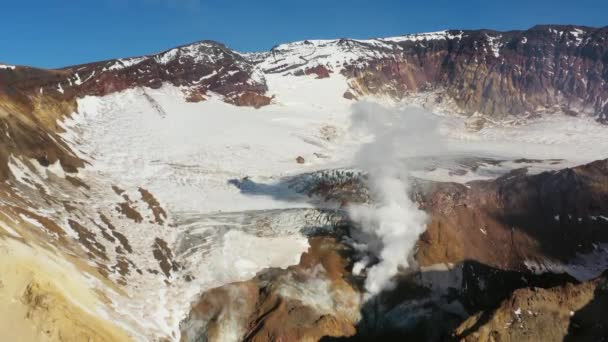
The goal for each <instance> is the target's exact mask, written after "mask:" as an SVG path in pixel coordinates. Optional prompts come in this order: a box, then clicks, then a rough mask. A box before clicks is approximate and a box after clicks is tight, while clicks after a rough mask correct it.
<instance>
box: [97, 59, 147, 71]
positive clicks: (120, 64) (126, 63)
mask: <svg viewBox="0 0 608 342" xmlns="http://www.w3.org/2000/svg"><path fill="white" fill-rule="evenodd" d="M146 59H147V57H134V58H124V59H117V60H116V61H115V62H114V63H113V64H112V65H111V66H109V67H108V68H104V70H121V69H125V68H128V67H131V66H133V65H137V64H139V63H141V62H143V61H145V60H146Z"/></svg>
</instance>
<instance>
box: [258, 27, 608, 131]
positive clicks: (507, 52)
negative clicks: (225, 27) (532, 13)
mask: <svg viewBox="0 0 608 342" xmlns="http://www.w3.org/2000/svg"><path fill="white" fill-rule="evenodd" d="M607 34H608V28H599V29H598V28H590V27H576V26H536V27H533V28H531V29H529V30H526V31H509V32H496V31H489V30H479V31H459V30H451V31H442V32H435V33H428V34H418V35H410V36H403V37H393V38H384V39H382V38H381V39H370V40H353V39H340V40H327V41H304V42H297V43H291V44H284V45H279V46H277V47H275V48H273V49H272V50H271V51H270V52H269V53H268V54H267V56H266V57H265V58H264V59H263V61H262V62H261V63H260V66H261V68H262V70H264V71H265V72H267V73H286V72H290V73H294V74H296V75H297V74H310V73H313V74H316V75H317V76H318V77H329V75H330V74H331V73H341V74H343V75H344V76H346V78H347V79H348V82H349V86H350V89H349V90H348V91H347V92H346V93H345V96H347V97H349V98H354V97H357V96H363V95H368V94H373V95H386V96H390V97H393V98H398V99H403V98H408V97H410V96H411V95H414V94H427V95H429V96H425V97H424V101H425V103H426V105H428V106H430V107H439V108H450V109H451V110H458V111H461V112H463V113H468V114H472V113H474V112H480V113H483V114H487V115H489V116H490V117H494V118H500V117H504V116H507V115H509V114H512V115H530V114H536V113H543V112H557V111H563V112H566V113H569V114H586V115H594V116H597V117H598V118H599V119H601V120H605V119H606V114H607V113H608V107H606V105H607V104H608V102H607V100H608V95H607V77H608V76H607V73H606V70H607V69H606V63H607V62H608V59H607V58H608V40H607V38H606V36H607Z"/></svg>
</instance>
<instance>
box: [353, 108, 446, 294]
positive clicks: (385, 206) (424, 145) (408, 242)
mask: <svg viewBox="0 0 608 342" xmlns="http://www.w3.org/2000/svg"><path fill="white" fill-rule="evenodd" d="M351 132H352V133H353V134H355V135H363V136H366V135H367V136H368V137H369V138H371V136H373V141H372V142H370V143H368V144H365V145H363V146H362V147H361V149H360V150H359V152H358V155H357V158H356V162H357V166H358V167H360V168H361V169H362V170H364V171H366V172H367V174H368V187H369V190H370V193H371V195H372V198H373V199H374V200H373V203H372V204H369V205H351V206H350V207H349V208H348V212H349V215H350V218H351V219H352V220H353V221H354V222H355V223H357V224H358V225H360V229H361V231H362V233H363V235H365V236H367V238H366V241H365V242H366V244H367V247H368V250H369V251H370V252H372V253H374V254H375V256H376V257H377V258H378V259H379V262H378V263H377V264H375V265H373V266H371V267H370V268H369V269H368V271H367V278H366V282H365V288H366V290H367V292H368V293H369V294H370V295H373V294H377V293H379V292H380V291H382V290H385V289H389V288H391V287H392V286H393V285H394V284H393V281H392V279H393V277H394V276H395V275H396V274H397V272H398V271H399V268H406V267H408V266H409V262H408V255H409V254H410V252H411V251H412V249H413V248H414V246H415V244H416V241H417V240H418V236H419V235H420V234H421V233H423V232H424V230H425V228H426V223H427V215H426V214H425V213H424V212H423V211H422V210H419V209H418V207H417V205H416V203H414V202H413V201H412V200H411V199H410V197H409V196H408V192H409V181H408V176H409V172H408V165H411V163H413V162H415V158H416V157H422V156H429V155H436V154H438V153H439V151H440V149H441V148H440V147H441V144H440V136H439V133H438V129H437V124H436V121H435V120H434V119H433V116H432V115H430V114H428V113H425V112H424V111H423V110H422V109H418V108H402V109H389V108H386V107H383V106H380V105H378V104H375V103H369V102H360V103H358V104H355V105H354V106H353V116H352V125H351ZM366 262H367V261H363V262H362V263H360V264H356V265H355V269H357V270H361V269H362V268H363V267H365V266H366V265H365V263H366Z"/></svg>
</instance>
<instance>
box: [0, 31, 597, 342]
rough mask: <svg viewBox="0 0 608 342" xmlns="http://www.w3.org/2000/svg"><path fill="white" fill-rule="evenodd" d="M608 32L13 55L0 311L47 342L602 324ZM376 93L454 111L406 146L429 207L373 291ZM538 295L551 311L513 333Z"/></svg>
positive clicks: (578, 331)
mask: <svg viewBox="0 0 608 342" xmlns="http://www.w3.org/2000/svg"><path fill="white" fill-rule="evenodd" d="M606 39H608V37H607V31H606V28H588V27H575V26H538V27H534V28H532V29H530V30H526V31H512V32H494V31H485V30H482V31H442V32H436V33H429V34H419V35H408V36H402V37H393V38H381V39H380V38H379V39H369V40H351V39H340V40H327V41H304V42H295V43H289V44H282V45H279V46H277V47H275V48H273V49H272V50H271V51H269V52H263V53H238V52H235V51H233V50H231V49H229V48H228V47H226V46H224V45H222V44H219V43H216V42H211V41H202V42H199V43H195V44H191V45H186V46H182V47H178V48H175V49H170V50H167V51H164V52H161V53H159V54H154V55H148V56H141V57H135V58H125V59H118V60H110V61H103V62H97V63H91V64H86V65H79V66H72V67H66V68H64V69H61V70H40V69H35V68H29V67H23V66H15V67H13V66H8V67H1V68H0V127H2V130H3V132H2V134H0V146H1V147H2V148H0V178H1V179H2V184H1V185H0V252H2V253H4V254H3V258H2V262H1V263H0V267H1V268H2V269H3V270H4V272H3V273H4V274H3V275H2V276H1V277H0V294H1V295H2V296H5V297H6V298H7V301H10V303H11V304H10V308H9V309H7V310H10V311H13V312H15V310H16V312H19V313H22V315H21V316H20V317H21V318H19V319H14V318H10V320H9V319H8V318H7V320H2V324H5V322H6V324H7V325H6V326H9V325H10V326H14V331H15V332H16V333H19V334H23V335H20V336H23V337H24V338H25V339H29V340H39V339H41V338H42V337H44V338H45V339H47V340H50V341H55V340H57V341H59V340H62V339H63V340H65V339H68V340H83V339H93V340H95V339H97V340H108V341H115V340H138V341H147V340H183V341H189V340H196V339H199V338H201V339H205V338H208V339H210V340H222V341H225V340H241V339H245V340H256V341H266V340H277V341H278V340H283V341H285V340H288V341H291V340H294V341H295V340H319V339H323V338H330V337H331V338H352V339H363V340H366V339H370V338H381V337H382V338H392V337H395V336H400V337H403V336H407V337H411V338H414V339H416V338H417V339H425V340H445V339H451V338H467V339H478V338H482V339H483V338H487V339H489V340H492V339H493V338H494V339H496V336H498V337H500V339H509V338H511V339H513V340H515V339H517V340H526V339H528V340H534V339H535V338H539V337H542V338H545V337H546V338H547V339H559V338H560V336H565V334H570V335H569V336H584V337H587V336H588V337H589V338H590V339H593V338H594V337H596V336H601V334H602V333H603V331H604V330H603V326H601V324H599V323H597V324H596V321H594V320H593V319H591V318H590V317H591V316H593V315H594V314H595V313H598V312H602V311H601V305H597V304H595V303H597V301H596V299H597V300H599V303H602V301H603V295H602V292H601V291H602V286H601V284H602V281H603V280H601V279H599V280H593V278H595V277H597V276H598V275H599V274H600V273H602V271H604V269H605V268H606V265H608V253H607V252H606V250H605V248H606V245H605V243H606V242H607V241H606V239H607V238H608V236H607V235H606V233H605V229H606V228H607V227H606V226H607V225H608V207H607V204H606V203H608V202H607V200H608V188H607V184H608V164H607V161H606V160H599V161H595V162H592V161H593V160H597V159H604V158H606V155H605V153H606V151H608V142H606V140H605V139H604V137H605V132H606V131H605V129H606V127H605V125H603V124H601V122H602V121H605V119H606V117H605V116H606V113H607V110H608V109H607V105H606V103H607V102H608V95H607V94H608V91H607V89H606V81H607V79H608V76H607V74H606V70H605V67H604V65H605V64H606V63H607V60H606V53H607V52H606V48H607V45H606V44H607V43H606ZM363 99H367V100H369V101H373V102H378V103H381V104H383V105H384V106H386V107H387V108H393V109H395V110H397V111H398V112H399V113H401V115H407V114H408V110H407V109H403V108H402V104H404V103H409V104H412V103H413V104H415V105H418V106H422V107H425V108H429V109H433V110H434V114H435V115H434V114H433V113H427V114H428V115H430V116H433V117H434V118H435V119H436V120H437V122H438V126H439V127H438V128H439V130H440V133H441V134H440V136H441V139H443V140H445V141H444V144H445V145H446V146H447V149H446V152H445V155H439V156H435V155H433V156H422V158H420V160H416V161H408V164H409V165H410V166H411V165H414V166H415V167H411V168H410V169H409V171H410V176H411V178H412V179H414V181H413V183H412V187H411V191H410V194H411V197H412V199H413V200H415V201H416V203H417V204H418V205H419V206H420V208H422V209H423V210H424V211H425V212H426V213H427V214H428V215H429V223H428V226H427V230H426V232H425V233H424V234H423V235H421V236H420V239H419V240H418V243H417V247H416V249H415V250H414V251H412V252H411V255H410V259H411V261H412V265H414V266H413V267H412V268H411V269H401V270H399V274H398V275H397V279H398V282H397V286H396V287H395V288H394V289H390V290H387V291H385V292H382V293H380V294H379V295H377V296H375V297H371V298H370V297H369V295H368V294H366V293H365V292H364V291H365V290H364V283H365V277H366V275H367V274H366V270H365V269H363V270H361V269H358V270H355V269H354V268H355V264H356V263H357V262H358V261H360V260H361V258H364V257H367V258H368V259H369V260H370V261H371V263H372V264H373V263H375V262H377V261H378V258H377V256H375V255H372V254H370V253H369V251H367V252H366V251H364V250H363V249H362V248H361V245H362V244H363V245H364V244H365V241H357V240H356V234H354V233H353V232H355V231H356V230H357V227H356V225H354V224H352V222H349V220H348V217H347V215H346V213H345V211H344V208H346V207H347V206H348V205H349V204H351V203H371V204H373V202H374V198H373V196H372V194H370V193H369V191H368V189H367V187H366V185H367V184H366V181H367V180H368V179H367V175H366V174H363V173H362V172H361V171H360V170H358V169H357V168H354V165H353V164H354V160H355V156H356V154H357V153H358V151H359V150H360V148H361V146H362V145H363V144H365V143H368V142H369V141H370V140H373V139H372V138H373V137H368V136H363V137H361V136H357V135H355V134H353V133H352V132H351V130H350V126H351V124H352V122H351V121H352V109H351V105H352V104H353V103H356V102H357V101H358V100H363ZM461 114H464V115H461ZM579 164H586V165H583V166H579V167H574V168H569V167H573V166H575V165H579ZM556 170H559V171H556ZM543 171H547V172H543ZM24 251H25V252H24ZM407 252H408V251H404V253H407ZM47 264H48V265H47ZM48 269H52V270H55V269H57V272H58V273H57V274H61V277H51V276H49V275H48V274H47V271H48ZM62 271H65V272H64V273H61V272H62ZM7 274H8V275H7ZM64 278H69V281H64ZM535 288H539V289H540V290H536V289H535ZM592 292H593V294H592ZM592 298H593V299H592ZM523 301H526V302H527V303H528V306H527V308H529V309H530V311H531V312H533V314H532V317H534V318H533V319H532V318H530V319H529V320H528V322H529V324H530V325H529V327H527V328H525V329H524V328H519V329H520V330H516V328H517V327H518V325H517V324H518V323H521V322H520V321H518V320H519V319H523V316H522V315H524V314H523V313H517V314H515V313H514V315H515V316H514V317H513V318H514V319H515V321H512V320H509V317H510V316H509V314H510V313H509V312H510V311H513V310H515V311H517V308H515V307H514V305H518V306H519V303H520V302H521V303H523ZM514 303H515V304H514ZM522 305H523V304H522ZM531 306H535V307H536V306H538V307H541V308H542V309H543V310H545V311H542V313H540V311H539V310H540V309H539V310H532V308H531ZM522 310H527V309H523V306H522ZM570 311H572V312H573V314H570ZM534 312H536V313H537V315H536V316H535V315H534ZM566 312H568V315H565V313H566ZM0 315H2V316H5V315H8V311H3V312H1V313H0ZM549 317H557V319H555V320H554V321H552V322H550V319H549ZM1 318H2V317H0V319H1ZM437 322H440V323H437ZM508 322H512V324H511V325H510V328H509V329H507V330H504V331H503V330H500V329H499V327H500V326H501V325H503V324H504V325H507V323H508ZM513 322H517V323H513ZM520 325H523V324H520ZM3 326H4V325H3ZM514 329H515V330H514ZM521 329H523V330H521ZM3 331H8V330H7V329H0V337H3V338H6V339H13V336H11V335H2V334H5V333H4V332H3ZM11 333H12V332H11ZM542 338H541V339H542Z"/></svg>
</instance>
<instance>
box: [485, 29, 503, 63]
mask: <svg viewBox="0 0 608 342" xmlns="http://www.w3.org/2000/svg"><path fill="white" fill-rule="evenodd" d="M486 38H487V39H488V43H489V44H490V49H491V50H492V53H493V54H494V57H496V58H498V57H500V52H499V51H500V48H501V47H502V43H501V42H500V38H502V36H500V35H499V36H498V37H492V36H490V35H489V34H486Z"/></svg>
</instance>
